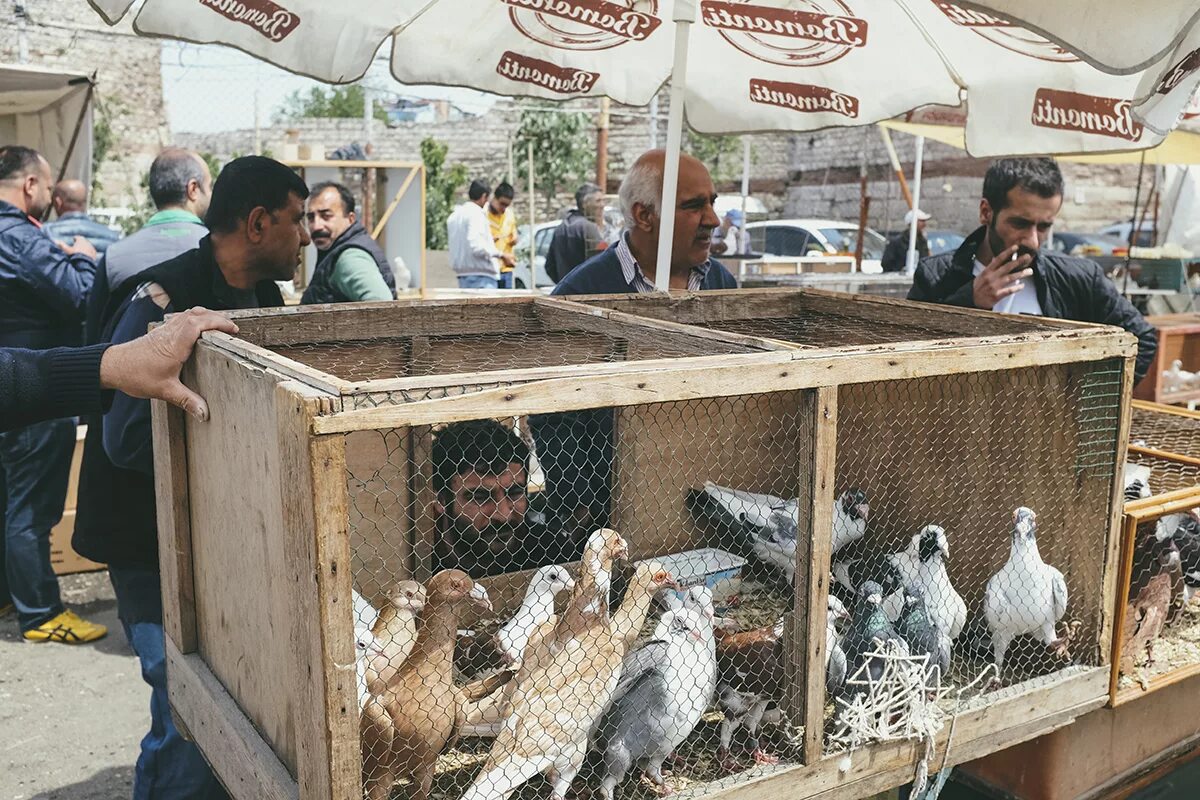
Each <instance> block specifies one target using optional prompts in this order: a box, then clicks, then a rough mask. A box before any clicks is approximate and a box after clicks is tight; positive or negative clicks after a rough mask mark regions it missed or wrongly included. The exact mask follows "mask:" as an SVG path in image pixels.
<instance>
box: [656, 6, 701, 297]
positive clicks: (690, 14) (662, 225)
mask: <svg viewBox="0 0 1200 800" xmlns="http://www.w3.org/2000/svg"><path fill="white" fill-rule="evenodd" d="M674 19H675V63H674V64H673V65H672V66H671V107H670V108H669V109H667V158H666V163H665V164H664V165H663V190H662V202H660V203H659V209H658V216H659V222H658V257H657V258H656V259H655V263H654V286H655V288H657V289H659V290H661V291H664V292H665V291H669V290H670V288H671V243H672V242H673V241H674V239H675V205H676V198H677V197H678V195H679V151H680V149H681V147H682V145H683V93H684V89H685V88H686V86H687V60H688V34H689V33H690V31H691V27H692V23H693V22H695V21H696V2H695V0H676V2H675V17H674Z"/></svg>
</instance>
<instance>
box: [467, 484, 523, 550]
mask: <svg viewBox="0 0 1200 800" xmlns="http://www.w3.org/2000/svg"><path fill="white" fill-rule="evenodd" d="M527 477H528V476H527V474H526V471H525V466H524V465H523V464H509V465H508V469H506V470H504V471H502V472H500V473H499V474H487V473H480V472H476V471H475V470H467V471H465V472H460V473H459V474H457V475H455V476H454V477H453V478H452V479H451V480H450V492H451V495H452V500H451V502H450V504H449V505H448V506H447V507H446V513H448V514H449V515H450V518H451V522H452V524H453V527H454V531H455V533H456V534H457V538H458V539H459V546H460V547H464V546H465V547H469V548H471V549H476V548H478V549H483V550H489V551H491V552H494V553H499V552H502V551H503V550H505V549H507V548H510V547H512V546H514V545H516V544H517V543H518V541H519V539H520V537H521V535H522V534H523V533H524V530H525V514H526V512H527V511H528V510H529V496H528V494H526V483H527Z"/></svg>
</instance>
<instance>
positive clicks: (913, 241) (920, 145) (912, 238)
mask: <svg viewBox="0 0 1200 800" xmlns="http://www.w3.org/2000/svg"><path fill="white" fill-rule="evenodd" d="M924 158H925V137H924V136H918V137H917V161H916V163H915V164H913V194H912V209H913V215H912V222H911V223H910V224H909V226H908V257H907V258H906V259H905V264H904V272H905V273H906V274H908V275H912V274H913V273H914V272H916V271H917V209H919V208H920V207H921V162H922V160H924Z"/></svg>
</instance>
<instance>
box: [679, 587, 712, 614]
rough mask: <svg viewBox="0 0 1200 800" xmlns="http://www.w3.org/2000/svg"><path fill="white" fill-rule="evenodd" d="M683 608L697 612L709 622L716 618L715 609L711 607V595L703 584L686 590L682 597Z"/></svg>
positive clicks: (710, 591) (709, 590) (710, 590)
mask: <svg viewBox="0 0 1200 800" xmlns="http://www.w3.org/2000/svg"><path fill="white" fill-rule="evenodd" d="M683 607H684V608H686V609H691V610H693V611H696V612H698V613H699V614H700V615H701V616H703V617H706V618H707V619H708V620H709V622H712V620H713V619H714V618H715V617H716V613H717V612H716V609H715V608H714V606H713V593H712V589H709V588H708V587H707V586H705V585H704V584H700V585H698V586H693V587H692V588H690V589H688V590H687V592H686V593H685V594H684V595H683Z"/></svg>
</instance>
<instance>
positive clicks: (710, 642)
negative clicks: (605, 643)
mask: <svg viewBox="0 0 1200 800" xmlns="http://www.w3.org/2000/svg"><path fill="white" fill-rule="evenodd" d="M716 679H717V661H716V645H715V641H714V639H713V633H712V618H711V616H710V615H706V614H705V613H704V611H703V610H702V609H697V608H692V607H684V608H680V609H677V610H671V611H667V612H666V613H665V614H663V616H662V619H661V620H660V622H659V624H658V627H657V628H656V629H655V633H654V638H653V639H651V640H650V641H648V642H646V644H644V645H643V646H641V647H640V648H638V649H637V650H635V651H633V652H632V653H630V654H629V655H628V656H626V658H625V663H624V664H623V665H622V669H621V679H620V681H619V682H618V683H617V688H616V690H615V691H614V692H613V700H612V705H610V706H609V708H608V710H607V711H605V712H604V715H603V716H602V717H601V718H600V721H599V722H598V723H597V725H596V730H595V744H596V747H597V749H598V750H599V751H600V753H601V754H602V757H603V761H604V768H603V771H604V778H603V780H602V781H601V786H600V793H601V795H602V796H603V797H604V798H605V800H612V797H613V792H614V790H615V789H616V787H617V785H619V784H620V783H621V782H622V781H624V780H625V777H626V775H627V774H628V773H629V770H630V769H631V768H632V767H634V766H635V765H636V766H641V767H643V768H644V769H645V770H646V774H647V776H649V778H650V780H652V781H653V782H654V784H655V785H656V786H658V787H659V788H660V789H665V788H666V785H665V782H664V780H663V775H662V765H663V761H665V760H666V758H667V756H669V755H670V754H671V752H672V751H674V749H675V748H676V747H677V746H678V745H679V744H680V743H681V742H682V741H683V740H684V739H686V738H687V737H688V735H689V734H691V732H692V731H693V730H694V729H695V727H696V725H697V723H699V722H700V717H701V716H703V714H704V712H705V710H706V709H707V708H708V704H709V701H710V700H711V699H712V695H713V689H714V688H715V686H716Z"/></svg>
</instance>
